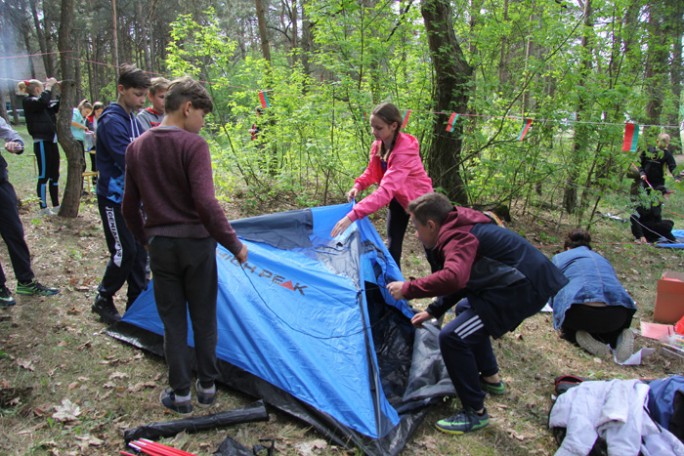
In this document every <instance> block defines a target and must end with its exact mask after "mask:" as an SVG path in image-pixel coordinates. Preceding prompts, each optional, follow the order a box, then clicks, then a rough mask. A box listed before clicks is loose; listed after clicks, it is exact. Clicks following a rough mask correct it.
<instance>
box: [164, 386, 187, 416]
mask: <svg viewBox="0 0 684 456" xmlns="http://www.w3.org/2000/svg"><path fill="white" fill-rule="evenodd" d="M159 401H160V402H161V403H162V405H163V406H164V407H166V408H167V409H169V410H173V411H174V412H176V413H181V414H186V413H190V412H192V400H190V399H187V400H184V401H177V400H176V393H174V392H173V390H172V389H171V388H167V389H165V390H164V391H162V392H161V394H160V395H159Z"/></svg>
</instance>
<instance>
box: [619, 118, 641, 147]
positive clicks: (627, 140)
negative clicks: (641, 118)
mask: <svg viewBox="0 0 684 456" xmlns="http://www.w3.org/2000/svg"><path fill="white" fill-rule="evenodd" d="M638 142H639V125H637V124H635V123H632V122H627V123H626V124H625V137H624V139H623V140H622V151H623V152H636V150H637V143H638Z"/></svg>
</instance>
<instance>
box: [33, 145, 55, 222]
mask: <svg viewBox="0 0 684 456" xmlns="http://www.w3.org/2000/svg"><path fill="white" fill-rule="evenodd" d="M33 152H34V153H35V154H36V162H37V164H38V185H37V186H36V193H37V195H38V199H40V208H41V209H44V208H46V207H47V192H49V193H50V200H51V202H52V206H53V207H57V206H59V148H58V147H57V143H56V142H52V141H36V142H34V143H33Z"/></svg>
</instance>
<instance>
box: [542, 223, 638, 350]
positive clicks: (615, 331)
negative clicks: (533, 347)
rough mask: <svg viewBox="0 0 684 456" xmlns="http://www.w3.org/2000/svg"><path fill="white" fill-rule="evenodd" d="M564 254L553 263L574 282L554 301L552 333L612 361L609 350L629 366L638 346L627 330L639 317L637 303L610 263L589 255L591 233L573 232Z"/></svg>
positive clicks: (568, 237)
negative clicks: (636, 314) (614, 349)
mask: <svg viewBox="0 0 684 456" xmlns="http://www.w3.org/2000/svg"><path fill="white" fill-rule="evenodd" d="M564 248H565V251H564V252H562V253H559V254H557V255H555V256H554V257H553V258H552V259H551V261H552V262H553V264H555V265H556V266H557V267H558V268H559V269H560V270H561V271H563V274H564V275H565V277H567V278H568V280H569V281H570V283H568V284H567V285H566V286H565V287H564V288H563V289H562V290H560V291H559V292H558V294H557V295H556V296H555V297H554V298H553V299H552V301H551V307H553V326H554V328H556V329H557V330H560V331H561V337H563V338H564V339H567V340H569V341H570V342H576V343H577V344H578V345H579V346H580V347H582V348H583V349H585V350H586V351H588V352H589V353H591V354H593V355H595V356H607V355H609V354H610V348H609V347H608V345H610V346H611V347H613V348H616V351H617V358H618V361H624V360H626V359H627V357H629V355H631V354H632V348H633V345H634V335H633V333H632V332H631V330H629V329H628V328H629V326H630V324H631V322H632V316H633V315H634V313H635V312H636V304H635V303H634V300H633V299H632V297H631V296H630V295H629V293H627V291H625V289H624V288H623V287H622V284H621V283H620V281H619V280H618V278H617V276H616V275H615V270H614V269H613V266H611V264H610V262H609V261H608V260H607V259H605V258H604V257H602V256H601V255H599V254H598V253H596V252H594V251H593V250H592V249H591V236H590V234H589V233H588V232H587V231H585V230H583V229H579V228H578V229H575V230H572V231H571V232H570V233H569V234H568V236H567V239H566V240H565V246H564Z"/></svg>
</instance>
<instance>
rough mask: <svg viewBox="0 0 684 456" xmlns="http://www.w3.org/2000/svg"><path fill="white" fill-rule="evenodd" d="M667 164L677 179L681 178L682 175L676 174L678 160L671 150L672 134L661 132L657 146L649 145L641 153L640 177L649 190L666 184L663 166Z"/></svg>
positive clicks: (643, 185)
mask: <svg viewBox="0 0 684 456" xmlns="http://www.w3.org/2000/svg"><path fill="white" fill-rule="evenodd" d="M665 166H667V169H669V170H670V173H671V174H672V176H673V177H674V178H675V181H677V182H679V181H680V180H681V175H679V176H678V175H675V169H676V168H677V162H675V159H674V157H673V156H672V152H670V135H668V134H667V133H661V134H659V135H658V139H657V140H656V146H655V147H649V148H648V149H647V150H646V151H644V152H642V153H641V166H640V167H639V177H640V178H641V185H642V187H643V188H645V189H647V190H648V191H650V190H652V189H657V188H658V187H664V186H665V172H664V170H663V168H664V167H665Z"/></svg>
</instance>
